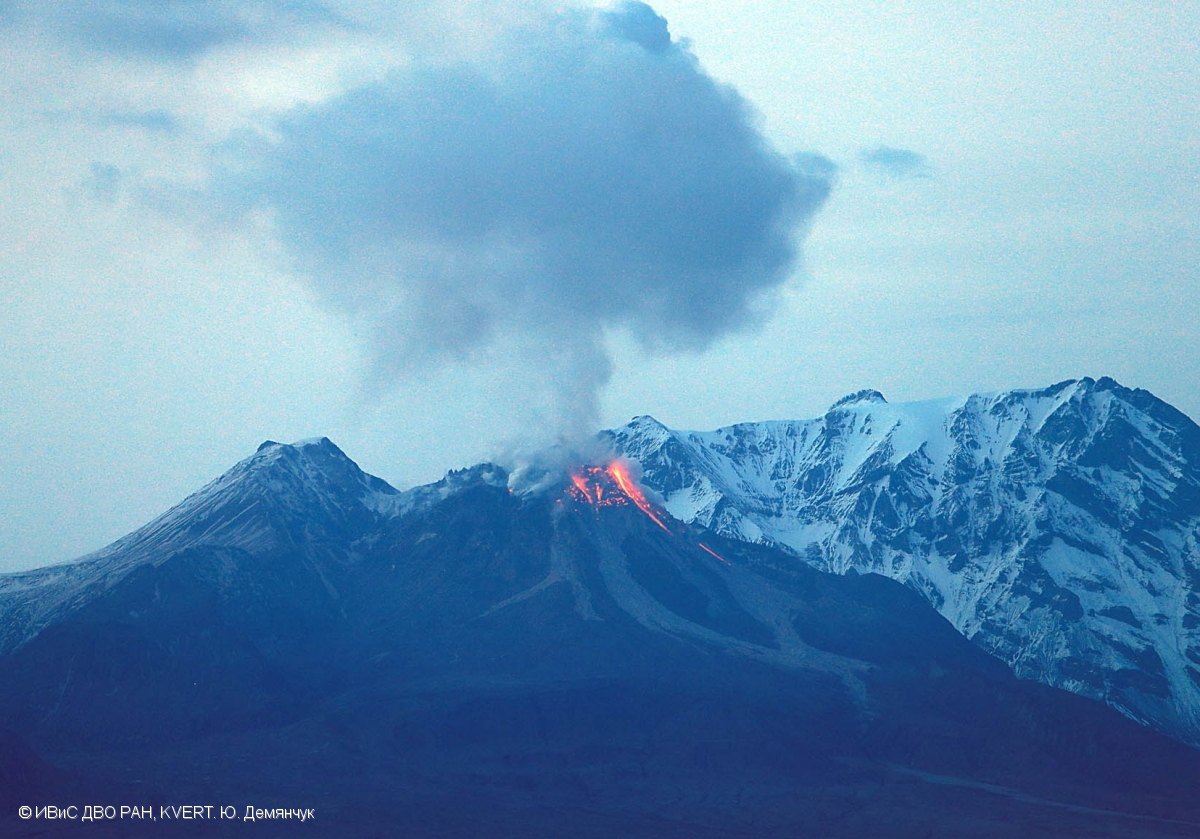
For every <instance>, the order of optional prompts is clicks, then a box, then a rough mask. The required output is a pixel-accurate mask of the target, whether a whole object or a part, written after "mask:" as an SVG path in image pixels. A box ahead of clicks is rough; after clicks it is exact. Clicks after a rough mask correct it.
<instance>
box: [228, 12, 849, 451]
mask: <svg viewBox="0 0 1200 839" xmlns="http://www.w3.org/2000/svg"><path fill="white" fill-rule="evenodd" d="M487 52H488V54H487V56H486V58H480V57H479V56H475V57H473V58H471V59H470V60H462V61H459V62H453V61H445V60H441V61H438V62H433V61H431V60H429V59H424V60H417V61H414V62H413V64H412V65H410V66H407V67H405V68H404V69H403V70H402V71H397V72H395V73H394V74H392V75H391V76H389V77H388V78H386V79H384V80H382V81H380V82H377V83H373V84H370V85H367V86H363V87H360V88H358V89H354V90H351V91H349V92H347V93H345V94H343V95H340V96H338V97H336V98H334V99H331V100H328V101H324V102H321V103H319V104H315V105H308V106H304V107H301V108H297V109H295V110H294V111H292V112H290V113H288V114H286V115H285V116H284V117H283V118H282V119H280V120H279V122H278V124H277V125H276V126H275V131H274V132H273V133H272V135H271V136H270V137H259V138H253V139H246V140H244V141H243V142H241V143H240V144H238V145H237V146H236V147H235V148H233V149H232V151H231V153H230V159H231V160H233V163H232V164H231V165H230V166H229V167H228V168H227V170H226V171H225V173H224V175H223V182H222V186H221V189H223V190H224V191H225V192H226V195H227V196H232V197H234V198H236V200H238V201H240V202H242V203H243V205H244V206H247V207H249V206H258V207H260V208H261V207H265V208H267V209H268V210H269V212H270V213H271V216H272V217H273V219H274V223H275V225H276V229H277V230H278V233H279V235H280V237H281V238H282V241H283V244H284V246H285V248H286V250H287V252H288V254H289V255H290V257H291V258H292V260H293V263H294V266H295V268H296V270H297V271H298V272H299V273H301V274H302V275H304V276H305V277H307V278H308V281H310V282H311V283H312V285H313V286H314V288H315V289H316V291H317V292H318V294H319V295H320V296H321V297H322V298H323V299H325V300H327V301H330V302H332V303H334V304H336V305H337V306H339V307H340V308H342V309H345V310H348V311H350V312H352V313H354V314H355V315H356V316H358V317H361V318H363V319H365V321H366V322H367V323H369V324H370V326H371V330H372V334H373V336H374V337H373V343H374V349H375V352H376V356H377V360H378V368H379V370H380V371H382V373H383V374H384V375H390V376H403V375H406V374H410V373H413V372H415V371H419V370H421V369H423V368H426V367H428V366H429V365H437V364H442V363H446V362H449V361H456V360H463V359H467V358H469V357H470V356H471V354H472V353H473V352H474V351H476V350H478V349H480V348H483V347H486V346H488V345H489V343H490V342H492V341H493V340H495V339H496V338H497V337H498V336H501V335H503V336H505V337H506V338H511V336H514V335H517V336H521V339H522V340H523V341H524V342H525V343H526V346H528V347H530V348H531V349H533V350H534V351H532V352H531V353H530V355H531V356H534V357H540V358H542V359H543V360H544V362H543V363H539V364H538V365H537V367H536V370H535V372H537V373H538V374H539V375H544V376H547V377H549V378H550V379H551V381H552V382H553V386H554V388H555V392H556V393H557V395H558V399H559V401H560V403H561V404H560V406H559V409H560V412H561V414H562V416H561V418H560V419H561V426H560V429H559V430H560V431H563V432H568V433H569V432H578V431H586V430H591V428H592V427H594V426H592V423H594V421H595V420H596V416H597V407H596V400H597V394H598V391H599V388H600V387H601V386H602V385H603V384H604V383H605V382H606V381H607V380H608V377H609V374H610V360H609V357H608V354H607V351H606V348H605V344H604V335H605V331H606V330H610V329H623V330H627V331H628V333H629V334H630V335H632V336H633V337H634V338H635V339H636V340H638V341H639V342H640V343H642V344H643V345H644V346H646V347H648V348H652V349H655V350H658V351H667V352H671V351H678V350H685V349H687V350H700V349H703V348H705V347H707V346H708V345H710V344H711V343H712V342H713V341H715V340H716V339H718V338H720V337H722V336H724V335H726V334H728V333H730V332H733V331H735V330H739V329H744V328H747V327H750V326H753V325H755V324H756V323H757V322H758V321H759V320H760V319H761V317H762V314H763V311H764V309H763V305H762V303H763V301H764V299H765V298H767V297H769V295H770V292H771V291H772V290H774V289H776V288H778V287H779V285H780V284H781V283H782V282H783V281H784V280H785V279H786V278H787V276H788V274H789V273H790V271H791V270H792V268H793V266H794V263H795V261H796V256H797V246H798V239H799V234H800V232H801V231H802V230H803V227H804V223H805V221H806V220H807V219H808V218H809V217H810V216H811V215H812V214H813V213H814V212H815V211H816V209H817V208H818V207H819V206H820V204H821V203H822V201H823V200H824V198H825V196H826V195H827V193H828V189H829V182H828V170H826V171H824V172H818V173H817V174H812V173H813V172H814V170H813V169H812V167H810V166H807V165H805V164H803V163H796V162H793V161H789V160H788V159H787V158H785V157H784V156H782V155H781V154H780V153H778V152H777V151H775V150H774V149H772V148H771V147H770V145H769V144H768V143H767V142H766V140H765V139H764V138H763V136H762V135H761V134H760V132H759V131H758V130H757V128H756V126H755V121H754V116H753V114H752V112H751V110H750V108H749V107H748V106H747V104H746V103H745V101H744V100H743V99H742V98H741V97H740V96H739V95H738V94H737V93H736V91H734V90H733V89H732V88H730V87H728V86H725V85H721V84H719V83H717V82H716V81H714V80H713V79H712V78H710V77H709V76H708V75H707V74H706V73H705V72H704V71H703V69H702V68H701V67H700V65H699V63H698V62H697V60H696V59H695V57H694V56H693V55H692V54H691V53H690V52H689V51H688V50H687V48H686V46H685V45H682V44H680V43H678V42H675V41H673V40H672V39H671V36H670V33H669V31H668V28H667V22H666V21H665V20H664V19H663V18H662V17H660V16H658V15H657V14H656V13H655V12H654V11H653V9H651V8H650V7H649V6H647V5H645V4H643V3H639V2H629V3H625V4H624V5H622V6H620V7H617V8H615V9H612V10H607V11H597V10H587V11H585V10H568V11H560V12H554V13H550V12H545V13H544V14H542V15H541V16H535V17H534V18H533V19H530V18H526V19H525V20H523V21H522V22H521V24H520V25H518V26H514V27H513V28H512V29H511V30H510V31H508V32H505V33H504V34H503V35H502V36H500V37H499V38H498V39H497V42H496V44H495V45H494V47H493V48H492V49H491V50H489V51H487Z"/></svg>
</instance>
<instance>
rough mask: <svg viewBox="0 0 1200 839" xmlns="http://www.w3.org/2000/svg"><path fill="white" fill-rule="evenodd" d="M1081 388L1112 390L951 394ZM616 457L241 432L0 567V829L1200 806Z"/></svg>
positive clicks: (853, 408) (926, 821) (897, 590)
mask: <svg viewBox="0 0 1200 839" xmlns="http://www.w3.org/2000/svg"><path fill="white" fill-rule="evenodd" d="M1104 393H1111V394H1113V395H1112V396H1111V397H1109V398H1110V402H1111V405H1117V404H1118V403H1119V404H1120V405H1126V404H1130V403H1129V401H1128V400H1130V399H1132V398H1134V397H1131V396H1130V395H1129V394H1134V396H1137V394H1136V393H1135V392H1129V391H1124V390H1123V389H1119V388H1118V387H1117V386H1116V385H1115V383H1107V382H1105V383H1091V382H1081V383H1074V384H1072V385H1067V386H1056V388H1051V389H1050V390H1049V391H1047V392H1045V393H1044V394H1041V395H1032V394H1028V393H1026V394H1023V395H1008V396H1007V397H1003V398H1001V397H992V398H987V399H984V398H973V399H971V400H965V402H964V405H977V404H988V405H995V404H1001V403H1004V404H1009V405H1012V404H1015V403H1019V404H1020V405H1025V406H1028V405H1031V404H1041V401H1045V400H1049V402H1050V403H1051V404H1053V405H1059V406H1060V408H1056V409H1055V411H1057V410H1060V409H1061V405H1064V404H1066V405H1070V404H1074V403H1072V401H1071V400H1072V399H1075V398H1076V397H1078V399H1079V401H1081V402H1087V400H1088V399H1098V398H1100V395H1102V394H1104ZM1018 397H1019V398H1018ZM1137 398H1138V399H1141V400H1142V401H1141V402H1139V403H1137V404H1140V405H1142V406H1143V411H1144V412H1145V411H1149V412H1151V413H1152V414H1153V415H1154V416H1157V417H1159V418H1160V419H1159V422H1160V424H1161V423H1165V422H1167V420H1171V421H1175V420H1176V417H1175V415H1173V414H1171V413H1170V412H1163V410H1162V409H1159V408H1157V407H1155V406H1156V405H1159V404H1161V403H1157V402H1155V401H1153V400H1152V399H1151V398H1149V397H1148V395H1147V396H1144V397H1137ZM1039 400H1041V401H1039ZM871 406H874V408H873V409H874V410H875V411H876V412H878V411H880V410H882V409H883V407H886V406H883V403H881V402H879V401H878V400H875V399H873V398H868V399H866V400H863V399H861V398H860V399H858V400H857V401H853V402H850V403H846V404H844V405H841V406H839V407H838V408H837V411H835V414H836V413H838V412H840V415H841V416H843V417H844V418H845V419H844V423H845V425H846V426H849V425H850V422H851V420H854V425H853V427H854V428H861V427H862V422H861V420H862V416H861V415H860V412H861V411H866V410H868V408H870V407H871ZM1152 409H1153V410H1152ZM896 410H899V411H902V412H903V411H906V410H908V409H896ZM989 410H990V408H989ZM1120 410H1122V411H1123V410H1126V409H1124V408H1121V409H1120ZM1055 411H1048V412H1047V413H1046V414H1045V416H1051V415H1053V414H1054V413H1055ZM1112 413H1113V415H1116V413H1119V411H1118V410H1117V409H1115V408H1114V409H1113V411H1112ZM989 415H990V414H989ZM874 416H880V415H879V414H878V413H876V414H874ZM906 416H907V414H906ZM835 419H836V417H835ZM1043 419H1044V417H1043ZM875 422H878V420H876V421H875ZM783 425H785V424H781V425H780V427H782V426H783ZM1045 425H1046V423H1045V422H1043V423H1042V424H1041V427H1044V426H1045ZM881 426H882V423H880V425H879V426H877V427H881ZM642 427H645V428H653V425H652V424H651V423H650V421H648V420H642V421H639V422H637V423H635V424H634V425H633V426H630V427H629V428H627V429H624V430H619V431H618V432H616V434H617V437H618V439H620V440H622V441H623V442H624V444H626V445H628V444H629V442H630V441H632V440H633V439H634V438H633V436H631V435H632V432H631V429H637V428H642ZM822 427H825V426H822ZM832 427H837V428H841V427H842V425H839V423H838V422H834V423H833V425H832ZM659 432H660V436H663V439H664V441H666V440H668V439H669V440H677V441H679V440H681V439H686V438H682V437H676V436H673V435H672V433H671V432H667V431H666V430H665V429H661V427H659ZM880 433H881V434H882V430H881V431H880ZM622 435H623V436H622ZM801 438H803V435H801ZM645 439H649V437H646V438H645ZM743 439H744V440H748V439H749V437H748V436H745V437H744V438H743ZM838 439H839V440H841V441H842V442H843V443H844V442H847V441H848V440H851V439H853V438H852V437H850V436H849V435H845V434H843V435H840V436H839V438H838ZM891 439H892V443H891V446H892V449H893V450H894V451H899V450H901V448H902V447H901V446H900V442H899V441H900V436H899V434H898V433H892V434H891ZM679 445H683V443H682V442H680V443H679ZM1064 446H1065V443H1064ZM667 448H668V447H660V450H662V451H666V450H667ZM758 448H759V451H760V453H761V452H762V451H763V450H764V448H765V447H764V446H763V445H762V444H761V441H760V443H759V444H758ZM830 448H831V449H832V446H831V447H830ZM920 448H921V447H920V446H918V447H917V449H920ZM928 448H930V447H928V446H927V447H926V449H928ZM917 449H914V451H916V450H917ZM747 450H748V449H747ZM689 451H690V450H689ZM694 451H697V452H701V453H702V452H703V451H705V450H704V449H701V448H697V449H695V450H694ZM730 451H732V449H731V450H730ZM838 451H840V452H843V453H845V452H846V451H848V449H846V448H844V447H843V448H839V449H838ZM704 456H705V457H706V458H708V459H707V460H706V463H708V464H709V466H712V465H713V464H716V463H718V461H717V460H716V456H715V455H704ZM664 457H665V455H664ZM929 458H930V460H931V461H934V462H936V460H935V459H934V458H933V456H932V455H930V456H929ZM851 460H852V458H849V457H843V458H842V461H841V462H842V463H843V464H848V463H850V461H851ZM655 462H656V461H654V460H653V459H652V458H648V464H647V467H646V468H647V471H646V473H645V475H644V476H643V478H642V480H643V481H644V482H645V483H646V484H650V483H651V482H652V481H653V480H654V478H655V475H656V474H657V473H656V472H655V471H654V469H655ZM662 462H665V460H663V461H662ZM739 462H741V463H742V464H743V465H744V466H745V468H747V469H748V468H750V464H752V463H756V462H757V461H753V460H752V458H748V457H743V458H741V460H740V461H739ZM806 462H807V461H806ZM1096 468H1101V467H1096ZM853 469H854V471H856V472H859V471H861V470H860V469H859V467H858V466H854V467H853ZM634 474H636V469H634V470H632V473H630V472H625V471H622V461H616V462H612V461H610V460H604V461H600V462H581V463H577V464H574V465H573V467H572V468H571V469H569V470H567V471H560V472H557V473H555V472H546V473H544V474H543V475H542V476H541V478H542V480H533V478H532V476H531V475H529V474H522V475H518V476H514V474H510V473H509V471H507V470H505V469H504V468H501V467H499V466H496V465H493V464H481V465H478V466H475V467H471V468H470V469H465V470H462V471H458V472H452V473H450V474H448V475H447V476H446V478H445V479H444V480H442V481H440V482H438V483H436V484H432V485H430V486H426V487H419V488H416V489H413V490H410V491H407V492H398V491H396V490H395V489H393V488H392V487H390V486H388V485H387V484H386V483H384V482H383V481H380V480H379V479H377V478H373V477H372V476H370V475H367V474H365V473H364V472H362V471H361V470H360V469H358V467H357V466H356V465H355V464H354V463H353V462H352V461H351V460H350V459H349V458H347V457H346V456H345V455H344V454H343V453H342V452H341V451H340V450H339V449H338V448H337V447H336V446H335V445H334V444H333V443H331V442H330V441H329V440H327V439H317V440H308V441H302V442H300V443H297V444H294V445H281V444H278V443H273V442H268V443H264V444H263V446H262V447H260V449H259V451H258V452H256V453H255V454H254V455H252V456H251V457H249V458H247V459H246V460H244V461H242V462H241V463H239V464H237V465H236V466H235V467H233V469H231V470H230V471H229V472H228V473H226V474H225V475H224V476H222V477H221V478H219V479H218V480H217V481H214V482H213V483H212V484H210V485H209V486H207V487H205V488H204V489H202V490H201V491H200V492H198V493H196V494H195V495H193V496H191V497H189V498H188V499H186V500H185V501H183V502H182V503H181V504H179V505H178V506H176V507H175V508H173V509H172V510H170V511H168V512H167V513H165V514H164V515H163V516H160V517H159V518H158V519H156V520H155V521H153V522H151V523H149V524H148V525H146V526H145V527H144V528H141V529H140V530H138V531H136V532H135V533H133V534H130V535H129V536H128V537H126V538H124V539H122V540H120V541H118V542H117V543H115V544H113V545H112V546H110V547H108V548H106V549H105V550H103V551H100V552H98V553H96V554H94V555H91V556H89V557H85V558H83V559H81V560H79V561H77V562H75V563H71V564H68V565H61V566H54V567H50V568H44V569H39V570H36V571H32V572H26V573H21V574H14V575H5V576H3V577H0V627H2V628H3V633H2V634H0V672H3V673H4V679H3V682H2V683H0V729H2V730H3V731H4V732H5V733H4V734H3V737H2V739H0V746H3V748H0V776H3V777H4V778H5V779H7V780H9V781H11V783H8V784H6V786H5V787H4V792H3V793H2V795H3V801H2V802H0V803H3V805H4V807H5V811H4V814H3V817H2V819H0V832H3V834H4V835H15V836H27V835H28V836H33V835H46V833H45V831H46V830H50V831H51V834H50V835H54V832H53V831H54V830H55V829H64V830H69V829H75V828H78V827H80V825H78V824H69V825H66V824H65V823H64V824H62V825H53V824H51V825H47V823H46V822H37V821H36V820H35V821H21V820H19V819H17V818H14V817H13V813H15V811H16V808H17V806H19V805H39V804H48V803H51V802H56V803H58V804H62V805H66V804H70V803H76V804H84V803H131V804H132V803H138V804H145V805H151V804H152V805H154V806H155V807H157V806H158V805H159V804H175V803H199V804H213V805H219V806H220V805H236V806H237V807H238V813H239V817H240V815H241V813H242V812H243V811H244V808H245V807H246V806H257V807H268V808H270V807H283V808H310V807H311V808H314V809H315V810H316V814H317V822H314V823H313V826H312V829H313V830H314V831H315V832H317V833H325V832H327V831H335V832H336V833H337V834H338V835H344V836H374V835H394V834H396V833H400V834H403V835H418V836H419V835H429V836H468V835H481V834H483V833H486V834H487V835H498V836H499V835H512V836H555V835H564V834H566V833H569V834H570V835H577V836H606V835H614V834H615V833H619V834H621V835H629V836H681V837H682V836H714V837H715V836H794V835H813V834H818V835H822V836H846V837H849V836H856V837H858V836H871V835H882V836H922V835H929V834H931V833H932V834H934V835H958V836H1014V837H1016V836H1022V837H1028V836H1045V837H1050V836H1063V835H1089V836H1114V837H1116V836H1164V837H1165V836H1194V835H1200V804H1198V803H1197V801H1196V799H1195V795H1194V791H1195V789H1197V788H1198V787H1200V752H1197V751H1195V750H1194V749H1192V748H1189V747H1187V746H1185V745H1183V744H1180V743H1179V742H1177V741H1175V740H1172V739H1169V738H1167V737H1164V736H1162V735H1161V734H1159V733H1156V732H1154V731H1152V730H1150V729H1149V728H1147V727H1145V726H1142V725H1138V724H1136V723H1134V722H1132V721H1130V720H1128V719H1126V718H1124V717H1122V716H1121V715H1120V714H1118V713H1117V712H1115V711H1113V710H1112V709H1109V708H1106V707H1104V706H1103V705H1102V704H1100V703H1097V702H1094V701H1092V700H1090V699H1087V698H1084V697H1079V696H1074V695H1072V694H1070V693H1066V692H1063V691H1060V690H1057V689H1054V688H1051V687H1047V686H1044V685H1039V684H1036V683H1034V682H1032V681H1028V680H1021V679H1017V678H1014V677H1013V675H1012V673H1010V672H1009V670H1008V668H1007V667H1006V666H1005V665H1004V664H1003V663H1002V662H1001V661H999V660H997V659H995V658H993V657H991V656H990V655H988V654H987V653H986V652H985V651H984V650H983V649H981V648H980V646H979V645H977V644H972V643H970V642H969V641H967V640H966V639H965V638H964V637H963V636H962V635H961V634H960V633H958V632H956V631H955V630H954V628H953V627H952V626H951V625H950V623H948V622H947V621H946V620H945V619H943V618H942V617H940V616H939V615H938V614H937V613H936V612H935V611H934V610H933V609H932V608H931V607H930V606H929V605H927V603H926V602H925V599H924V597H923V596H921V595H919V594H918V593H916V592H914V591H912V590H911V589H909V588H906V587H905V586H902V585H900V584H899V583H897V582H894V581H892V580H889V579H887V578H885V577H884V576H880V575H877V574H870V573H869V574H858V573H852V572H851V571H850V570H849V568H847V569H846V571H847V573H845V574H840V575H839V574H829V573H825V572H823V571H819V570H816V569H814V568H812V567H811V566H810V563H807V562H804V561H800V560H799V559H798V558H797V555H796V553H795V552H794V550H792V549H790V548H787V545H786V544H785V543H783V542H782V541H781V540H780V545H782V547H779V546H775V545H770V544H753V543H751V542H750V541H747V540H746V539H745V537H746V536H747V533H745V532H743V533H741V534H740V535H741V537H742V538H740V539H733V538H729V537H726V536H722V535H721V534H720V533H718V532H715V531H716V530H718V529H720V528H721V527H725V524H722V522H723V521H725V520H718V519H715V518H714V519H713V523H714V527H713V528H707V527H704V526H702V525H701V524H700V523H699V520H698V516H692V518H693V522H692V523H687V522H684V521H682V520H680V519H679V518H677V517H673V516H672V514H671V510H672V508H673V507H674V509H675V510H678V503H679V497H680V496H679V495H678V491H675V492H673V491H672V490H671V489H670V488H667V489H666V491H665V495H666V500H667V507H666V508H665V509H664V508H663V507H661V506H658V505H657V503H656V501H655V500H654V497H653V494H652V493H651V494H650V495H649V496H645V495H643V494H642V491H641V490H640V489H639V488H638V486H637V484H636V483H634V482H632V475H634ZM714 474H715V473H714ZM809 474H812V473H811V472H810V473H809ZM838 474H839V473H838V470H837V469H834V468H832V467H830V469H829V470H827V475H828V476H829V478H828V480H829V481H830V482H832V481H834V479H835V477H836V476H837V475H838ZM1038 474H1040V473H1038ZM1178 480H1179V481H1180V482H1181V483H1182V480H1183V479H1182V478H1179V479H1178ZM816 483H817V482H815V481H812V482H810V484H809V486H810V487H811V486H814V485H815V484H816ZM664 486H665V485H664ZM965 492H966V491H965V490H964V493H965ZM1031 492H1032V491H1031ZM1048 492H1049V491H1048ZM726 507H727V508H729V509H733V507H732V504H731V503H730V504H727V505H726ZM878 508H879V505H876V507H875V509H878ZM939 509H940V508H939ZM735 520H741V521H749V518H748V516H746V515H742V516H741V518H740V519H738V518H737V517H733V516H731V517H730V518H729V519H728V522H730V523H731V522H733V521H735ZM874 520H875V519H871V520H869V521H874ZM765 521H766V520H765V519H764V522H765ZM744 526H745V525H744ZM779 532H782V530H780V531H779ZM835 532H836V531H835ZM760 541H766V540H765V539H763V540H760ZM829 544H830V545H832V544H834V543H833V542H830V543H829ZM939 544H948V543H946V542H941V543H939ZM785 548H787V549H785ZM946 553H948V551H943V554H946ZM939 555H942V554H939ZM1031 561H1032V560H1031ZM915 564H916V562H914V565H915ZM968 565H969V563H968ZM839 570H841V569H839ZM1027 573H1028V572H1027ZM1003 596H1004V597H1008V598H1010V599H1019V598H1021V597H1028V595H1027V594H1025V593H1024V592H1023V590H1021V589H1017V590H1016V591H1015V592H1009V593H1005V594H1004V595H1003ZM997 599H1000V598H999V597H998V598H997ZM1051 602H1052V603H1057V601H1054V600H1051ZM1081 602H1083V603H1084V604H1086V605H1087V606H1088V607H1090V605H1091V603H1090V601H1081ZM1039 603H1040V601H1039ZM1129 608H1130V610H1131V611H1133V607H1132V606H1130V607H1129ZM1026 611H1028V610H1026ZM1122 614H1124V613H1122ZM1140 614H1141V612H1134V615H1135V617H1136V616H1137V615H1140ZM1015 625H1016V626H1018V628H1019V626H1020V624H1019V623H1017V624H1015ZM1087 626H1091V624H1088V625H1087ZM1086 637H1088V636H1086V635H1081V636H1074V635H1072V636H1069V637H1068V638H1067V640H1068V641H1072V640H1075V639H1076V638H1086ZM1095 649H1096V647H1090V648H1084V649H1081V650H1080V652H1079V653H1078V655H1079V656H1080V658H1085V657H1087V656H1091V655H1094V653H1095ZM1124 695H1125V694H1122V696H1124ZM1129 695H1131V696H1135V697H1136V696H1138V695H1139V694H1136V693H1131V694H1129ZM1164 727H1165V726H1164ZM183 827H184V829H185V832H188V833H189V835H227V831H228V825H224V826H222V825H220V824H213V823H203V822H197V823H193V824H190V825H186V826H183ZM222 827H224V828H225V832H222V830H221V829H220V828H222ZM243 827H245V826H244V825H243ZM91 828H92V829H94V830H95V835H114V836H115V835H128V833H129V832H130V830H133V829H134V826H132V825H131V824H129V823H126V822H119V823H118V822H113V823H108V824H99V825H93V826H91ZM162 829H164V825H159V824H153V825H150V826H149V827H148V832H153V831H154V830H157V831H159V832H160V833H161V831H162ZM298 829H300V828H299V825H297V824H295V823H286V824H283V823H279V824H262V823H258V824H255V825H254V826H253V830H254V831H255V833H256V835H281V836H282V835H294V834H295V833H296V832H297V830H298ZM39 831H41V832H39ZM106 831H107V832H106ZM89 835H93V834H92V833H91V832H90V831H89Z"/></svg>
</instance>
